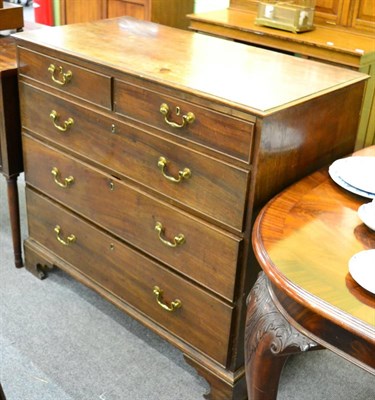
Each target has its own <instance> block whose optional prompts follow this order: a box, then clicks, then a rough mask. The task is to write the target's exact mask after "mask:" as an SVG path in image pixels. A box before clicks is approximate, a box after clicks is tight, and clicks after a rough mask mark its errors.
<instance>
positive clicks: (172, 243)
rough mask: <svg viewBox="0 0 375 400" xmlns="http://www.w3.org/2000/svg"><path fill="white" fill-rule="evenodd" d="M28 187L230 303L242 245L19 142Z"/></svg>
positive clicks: (33, 143) (37, 145) (34, 144)
mask: <svg viewBox="0 0 375 400" xmlns="http://www.w3.org/2000/svg"><path fill="white" fill-rule="evenodd" d="M23 149H24V163H25V171H26V180H27V182H28V184H30V185H32V186H34V187H35V188H37V189H38V190H40V191H43V192H45V193H47V194H48V195H49V196H50V197H53V198H54V199H56V200H58V201H59V202H60V203H62V204H64V205H66V206H67V207H70V208H72V209H73V210H74V211H76V212H77V213H79V214H81V215H83V216H84V217H86V218H87V219H89V220H91V221H94V222H95V223H96V224H98V225H100V226H102V227H103V228H104V229H106V230H108V231H110V232H112V233H113V234H115V235H117V236H119V237H121V238H123V239H124V240H125V241H126V242H128V243H130V244H132V245H133V246H135V247H137V248H138V249H140V250H142V251H143V252H145V253H147V254H149V255H151V256H152V257H154V258H156V259H157V260H159V261H160V262H163V263H164V264H167V265H168V266H169V267H170V268H173V269H174V270H177V271H179V273H181V274H183V275H184V276H186V277H189V278H190V279H192V280H194V281H195V282H198V283H200V284H201V285H203V286H205V287H207V288H209V289H210V290H212V291H214V292H216V293H217V294H219V295H221V296H223V297H225V298H226V299H228V300H229V301H232V300H233V298H234V289H235V278H236V269H237V260H238V253H239V250H240V246H241V243H242V239H241V238H240V237H237V236H235V235H230V234H228V233H226V232H225V231H223V230H220V229H217V228H216V227H214V226H212V225H210V224H207V223H204V222H203V221H201V220H200V219H197V218H193V217H191V216H189V215H188V214H186V213H184V212H181V211H180V210H178V209H177V208H175V207H172V206H170V205H168V204H166V203H163V202H160V201H157V200H156V199H154V198H153V197H151V196H149V195H147V194H145V193H143V192H140V191H138V190H135V189H134V188H132V187H131V186H129V185H127V184H125V183H123V182H121V181H119V180H117V179H115V178H113V177H111V176H110V175H107V174H104V173H102V172H100V171H99V170H97V169H95V168H92V167H90V166H89V165H87V164H85V163H82V162H80V161H78V160H76V159H75V158H73V157H68V156H66V155H64V154H63V153H60V152H59V151H57V150H54V149H53V148H51V147H49V146H46V145H44V144H42V143H41V142H39V141H37V140H35V139H32V138H31V137H29V136H27V135H24V136H23Z"/></svg>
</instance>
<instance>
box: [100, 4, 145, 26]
mask: <svg viewBox="0 0 375 400" xmlns="http://www.w3.org/2000/svg"><path fill="white" fill-rule="evenodd" d="M107 10H108V11H107V16H108V18H114V17H121V16H122V15H129V16H131V17H134V18H138V19H143V20H147V21H149V20H150V19H151V13H150V0H108V9H107Z"/></svg>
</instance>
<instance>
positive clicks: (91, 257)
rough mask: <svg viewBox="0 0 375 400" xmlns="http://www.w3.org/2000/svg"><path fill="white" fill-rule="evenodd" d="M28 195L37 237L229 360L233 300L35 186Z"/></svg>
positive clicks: (134, 304)
mask: <svg viewBox="0 0 375 400" xmlns="http://www.w3.org/2000/svg"><path fill="white" fill-rule="evenodd" d="M26 195H27V211H28V222H29V233H30V238H31V239H33V240H35V241H37V242H38V243H40V244H41V245H42V246H44V247H45V248H48V249H49V251H50V252H52V253H53V254H55V255H56V256H57V257H59V258H61V259H63V260H64V261H65V262H67V263H69V264H71V265H72V266H73V267H74V268H75V269H76V270H78V271H79V272H80V273H82V274H83V275H85V276H87V277H88V278H89V279H91V280H92V281H94V282H96V283H97V284H98V285H99V286H101V287H103V288H105V289H106V290H107V291H108V292H109V293H112V294H114V295H115V296H117V297H119V298H120V299H121V300H123V301H124V302H126V303H127V304H130V305H131V306H132V307H134V309H136V310H137V311H139V312H140V313H142V314H143V315H147V316H148V317H149V318H150V319H151V320H153V321H154V322H156V323H157V324H159V325H160V326H162V327H163V328H165V329H167V330H168V331H169V332H171V333H172V334H174V335H176V336H177V337H178V338H180V339H182V340H183V341H185V342H188V343H189V344H190V345H191V346H193V347H195V348H197V349H198V350H200V351H202V352H203V353H205V354H207V355H208V356H209V357H212V358H213V359H215V360H216V361H217V362H219V363H220V364H222V365H226V362H227V353H228V347H229V338H230V326H231V318H232V313H233V308H232V307H231V306H228V305H227V304H225V303H223V302H221V301H220V300H218V299H216V298H215V297H213V296H211V295H210V294H208V293H206V292H205V291H204V290H202V289H200V288H198V287H196V286H194V285H193V284H191V283H189V282H186V281H185V280H184V279H182V278H181V277H179V276H176V275H175V274H174V273H172V272H170V271H168V270H167V269H165V268H163V267H162V266H160V265H159V264H158V263H156V262H153V261H151V260H150V259H149V258H147V257H145V256H142V255H141V254H139V253H138V252H136V251H134V250H132V249H130V248H128V247H127V246H125V245H124V244H122V243H121V242H119V241H117V240H115V239H114V238H112V237H111V236H109V235H107V234H105V233H103V232H102V231H99V230H98V229H96V228H95V227H94V226H93V225H91V224H89V223H87V222H84V221H83V220H81V219H80V218H79V217H77V216H75V215H73V214H71V213H69V212H67V211H66V210H65V209H64V208H63V207H60V206H57V205H56V204H54V203H53V202H52V201H50V200H48V199H47V198H46V197H44V196H41V195H38V194H36V193H35V192H34V191H32V190H30V189H28V190H27V192H26ZM93 249H95V251H93ZM26 257H27V255H26ZM26 263H27V259H26ZM56 264H57V265H59V264H58V262H57V263H56ZM156 287H158V288H159V289H161V291H162V292H158V291H157V289H156ZM158 300H159V302H160V304H159V303H158ZM172 302H173V303H174V304H172ZM163 306H164V307H166V308H169V309H171V310H172V311H170V312H169V311H168V310H166V309H164V308H163Z"/></svg>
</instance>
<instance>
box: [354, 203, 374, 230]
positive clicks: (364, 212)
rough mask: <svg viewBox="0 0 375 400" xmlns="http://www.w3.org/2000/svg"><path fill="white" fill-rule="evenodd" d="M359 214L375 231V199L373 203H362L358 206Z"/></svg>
mask: <svg viewBox="0 0 375 400" xmlns="http://www.w3.org/2000/svg"><path fill="white" fill-rule="evenodd" d="M358 216H359V218H360V219H361V220H362V222H363V223H364V224H365V225H367V226H368V227H369V228H370V229H372V230H373V231H375V200H373V201H372V202H371V203H367V204H362V205H361V206H360V207H359V208H358Z"/></svg>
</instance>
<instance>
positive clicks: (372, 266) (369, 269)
mask: <svg viewBox="0 0 375 400" xmlns="http://www.w3.org/2000/svg"><path fill="white" fill-rule="evenodd" d="M349 272H350V275H351V276H352V277H353V279H354V280H355V281H356V282H357V283H358V284H359V285H360V286H362V287H363V288H365V289H366V290H368V291H369V292H371V293H374V294H375V249H371V250H363V251H360V252H359V253H357V254H354V256H353V257H352V258H351V259H350V260H349Z"/></svg>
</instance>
